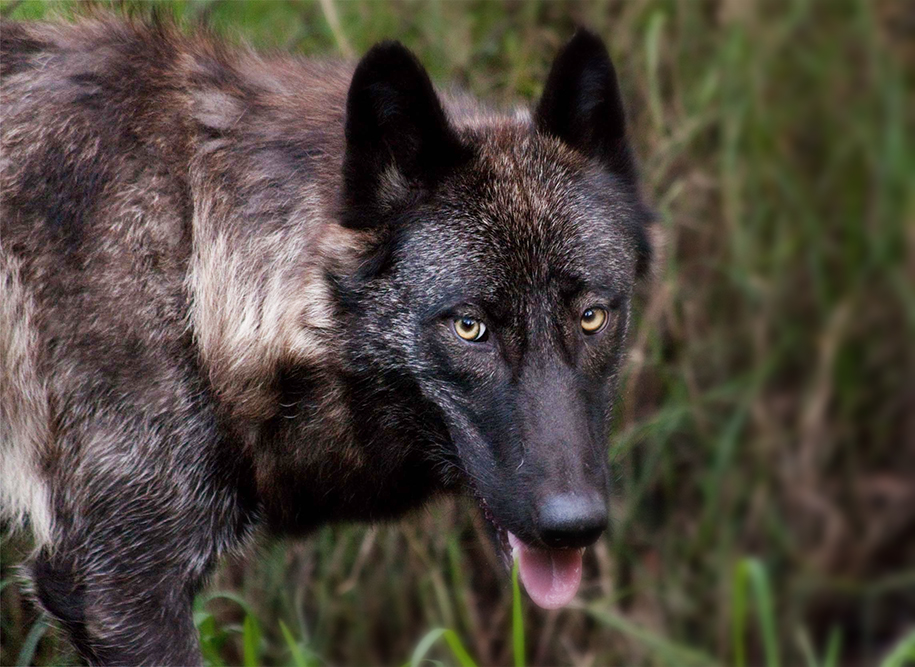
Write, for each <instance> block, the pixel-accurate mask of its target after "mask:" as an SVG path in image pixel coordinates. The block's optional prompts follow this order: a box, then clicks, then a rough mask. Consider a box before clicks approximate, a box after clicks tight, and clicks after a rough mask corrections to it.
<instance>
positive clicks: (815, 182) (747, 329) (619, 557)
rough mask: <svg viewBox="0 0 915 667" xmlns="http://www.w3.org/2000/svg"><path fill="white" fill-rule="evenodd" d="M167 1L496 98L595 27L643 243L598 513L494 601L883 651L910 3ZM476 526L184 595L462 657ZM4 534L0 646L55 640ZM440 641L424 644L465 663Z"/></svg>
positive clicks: (473, 640)
mask: <svg viewBox="0 0 915 667" xmlns="http://www.w3.org/2000/svg"><path fill="white" fill-rule="evenodd" d="M131 4H132V5H134V6H136V4H137V3H131ZM142 6H144V7H145V6H148V5H142ZM172 6H173V7H174V8H175V11H176V13H178V14H179V15H181V16H182V17H183V18H184V19H186V20H187V22H188V24H189V25H191V24H193V23H194V22H201V23H208V24H210V25H212V26H214V27H215V28H216V29H217V30H218V31H220V32H222V33H223V34H226V35H227V36H228V37H229V38H230V39H233V40H241V39H244V40H246V41H250V42H251V43H253V44H255V45H257V46H259V47H275V48H279V49H283V50H290V51H293V52H297V53H302V54H322V55H334V56H338V55H353V56H357V55H358V54H360V53H362V52H364V51H365V50H366V49H367V48H368V47H369V46H371V44H372V43H374V42H375V41H377V40H379V39H383V38H386V37H396V38H397V39H400V40H401V41H403V42H404V43H405V44H407V45H408V46H409V47H411V48H413V49H414V50H415V51H416V52H417V53H418V54H419V55H420V58H421V59H422V61H423V62H424V63H425V64H426V65H427V67H428V68H429V70H430V72H431V73H432V75H433V78H435V79H436V80H437V81H439V82H443V83H444V82H456V83H458V84H459V85H462V86H464V87H466V88H468V89H470V90H471V91H473V92H474V93H477V94H479V95H480V96H483V97H486V98H488V99H490V100H493V101H495V102H498V103H502V104H514V103H519V102H521V103H527V102H529V101H532V100H534V99H536V97H537V95H538V93H539V91H540V90H541V87H542V84H543V81H544V78H545V75H546V72H547V70H548V67H549V64H550V60H551V58H552V56H553V55H554V54H555V52H556V50H557V49H558V47H559V46H560V45H561V44H562V43H563V41H564V40H565V39H567V38H568V36H570V35H571V33H572V31H573V27H574V25H575V24H576V23H584V24H587V25H589V26H591V27H593V28H594V29H596V30H597V31H598V32H600V33H601V34H602V35H604V37H605V38H606V40H607V42H608V44H609V47H610V50H611V53H612V55H613V57H614V60H615V62H616V64H617V66H618V69H619V75H620V79H621V85H622V87H623V89H624V96H625V99H626V101H627V104H628V108H629V110H630V114H631V117H632V121H633V125H632V136H633V139H634V141H635V143H636V146H637V153H638V155H639V156H640V157H641V161H642V169H643V173H644V176H645V183H646V188H647V191H648V193H649V196H650V199H651V200H652V201H653V202H654V203H655V205H656V207H657V210H658V212H659V229H660V231H661V232H662V236H663V238H664V249H663V251H662V252H661V253H660V261H659V264H658V267H657V271H656V275H655V277H654V279H653V281H652V283H651V284H650V285H646V286H645V289H644V293H643V297H642V299H641V304H640V317H639V321H638V324H637V326H636V327H635V328H634V331H633V336H632V351H631V354H630V356H629V361H628V366H627V376H628V381H627V383H626V386H625V391H624V395H623V400H622V401H621V403H620V408H619V411H618V424H617V430H616V435H615V437H614V438H613V441H612V443H611V452H610V456H611V458H612V461H613V465H614V469H615V473H616V474H615V477H616V480H617V485H616V498H615V501H614V504H613V509H612V512H613V517H614V531H613V534H612V535H611V536H608V537H607V538H606V539H605V540H603V541H602V542H600V543H599V544H598V545H597V546H596V548H593V549H589V550H588V553H587V556H586V562H585V567H586V571H585V581H584V584H583V586H582V589H581V593H580V596H579V598H578V600H577V602H576V604H575V605H573V607H572V608H570V609H566V610H562V611H556V612H544V611H542V610H538V609H536V608H534V607H533V605H531V604H530V603H529V601H527V600H526V599H522V600H520V605H521V608H520V610H519V614H518V615H517V617H516V618H514V627H516V628H517V627H518V621H523V623H522V624H521V627H523V629H524V630H525V635H526V646H525V650H524V658H525V659H526V661H527V662H528V663H529V664H543V665H553V664H572V665H583V666H584V665H610V664H614V665H615V664H627V665H682V664H767V665H774V664H778V663H779V662H780V663H781V664H787V665H796V664H833V665H834V664H843V665H872V664H876V662H877V661H878V660H880V659H883V658H888V657H890V658H893V656H891V655H890V654H891V652H892V651H893V649H894V647H895V650H896V653H895V658H898V659H899V662H898V664H904V661H905V660H906V658H905V657H903V653H902V651H903V650H904V645H902V644H900V642H901V641H902V640H903V639H904V638H905V637H911V636H912V635H911V634H910V633H912V632H913V629H915V386H913V378H915V364H913V358H912V356H913V344H912V341H913V340H915V290H913V283H915V147H913V139H912V129H913V126H915V118H913V114H915V112H913V110H915V100H913V97H915V96H913V89H915V86H913V83H915V82H913V75H915V73H913V64H915V47H913V44H915V4H913V2H910V1H905V0H887V1H885V2H877V1H874V2H869V1H868V0H857V1H852V0H820V1H816V0H794V1H789V0H782V1H771V2H761V1H760V2H754V1H753V0H704V1H699V0H695V1H693V0H689V1H687V0H683V1H682V2H675V1H673V0H671V1H663V0H657V1H655V0H633V1H629V2H625V3H624V2H618V1H604V2H593V3H587V4H581V3H574V2H508V3H503V4H497V3H489V2H414V1H400V2H390V3H384V4H381V3H376V2H368V1H364V0H348V1H345V2H344V1H335V0H322V1H321V2H310V1H304V0H303V1H293V0H288V1H280V0H276V1H273V2H266V3H257V4H255V3H242V2H213V1H210V0H199V1H197V2H190V3H187V4H172ZM71 7H72V3H66V4H60V3H33V2H9V1H7V2H5V3H3V4H0V11H2V13H3V14H4V15H8V16H12V17H14V18H34V17H40V16H44V15H47V13H48V11H49V9H50V10H52V11H60V12H63V13H67V12H68V11H70V8H71ZM481 530H482V526H481V525H480V523H479V519H478V518H477V517H476V516H475V511H474V509H473V507H471V506H470V505H468V504H465V503H463V502H461V501H449V502H445V503H441V504H439V505H437V506H435V507H432V508H430V509H428V510H427V511H425V512H422V513H419V514H417V515H414V516H412V517H410V518H409V519H408V520H406V521H404V522H402V523H400V524H397V525H392V526H381V527H375V528H362V527H352V526H342V527H332V528H327V529H325V530H322V531H320V532H319V533H318V534H317V535H315V536H314V537H313V538H311V539H309V540H307V541H303V542H296V543H268V542H264V543H263V544H262V545H261V546H260V548H259V549H258V551H257V553H254V554H252V555H251V556H250V557H249V558H248V559H247V560H245V561H244V562H232V563H226V564H224V566H223V567H222V568H221V570H220V571H219V573H218V575H217V576H216V577H215V579H214V582H213V585H212V587H211V589H210V592H209V593H208V594H207V595H205V596H201V598H200V599H198V601H197V609H198V616H197V618H198V622H199V624H200V626H201V630H202V636H203V645H204V648H205V654H206V656H207V660H208V661H209V662H211V663H213V664H219V663H226V664H239V663H242V662H244V663H246V664H258V663H264V664H289V663H290V662H295V661H296V660H297V659H298V662H297V664H306V663H307V664H324V663H330V664H348V665H349V664H352V665H356V664H394V665H397V664H403V663H404V662H406V661H408V660H409V659H410V656H411V655H412V654H413V653H414V651H415V650H417V649H421V648H424V644H421V640H422V638H423V637H424V636H426V633H427V632H428V631H430V630H432V629H434V628H449V629H451V630H453V631H454V635H449V636H448V637H450V638H451V639H452V640H453V639H454V638H455V637H457V638H459V639H460V642H461V643H462V644H463V646H464V647H465V648H466V650H467V651H468V652H469V654H470V655H471V656H473V659H474V660H475V661H476V662H477V663H479V664H485V665H495V664H510V663H512V662H513V661H514V660H515V657H516V655H515V649H514V647H513V637H515V638H517V633H515V634H514V635H513V630H512V628H513V613H512V589H511V585H510V581H509V579H508V578H507V577H505V575H504V573H503V572H502V568H501V567H500V566H499V565H498V563H497V562H496V559H495V556H494V554H493V553H492V552H491V550H490V548H489V546H488V541H487V540H486V539H485V538H484V537H483V536H482V533H481ZM27 549H28V543H27V541H26V539H25V538H23V537H21V536H9V535H7V536H6V537H5V538H4V540H3V545H2V580H3V583H4V587H3V590H2V594H0V595H2V607H0V622H2V645H0V651H2V652H0V663H2V664H4V665H7V664H14V663H16V661H17V660H24V661H25V662H28V661H30V660H31V661H33V662H35V663H36V664H59V663H61V662H67V661H72V660H73V658H72V656H71V655H69V654H68V653H67V649H66V647H65V646H64V645H63V643H62V642H61V641H60V640H59V639H58V638H57V637H56V635H55V634H54V633H53V632H46V631H45V629H44V627H45V626H44V625H43V621H42V620H41V619H40V618H39V617H38V616H37V615H36V612H35V610H34V609H33V608H32V607H31V606H29V604H28V603H27V602H25V601H24V599H23V593H22V589H21V587H20V586H19V585H18V584H16V583H11V584H9V585H7V584H8V582H10V581H12V579H13V574H14V569H13V566H14V565H15V564H16V562H17V561H18V560H19V559H21V558H22V556H23V554H25V553H27ZM764 580H765V581H764ZM754 586H755V588H754ZM758 593H762V595H754V594H758ZM516 602H517V601H516ZM286 632H288V635H289V636H290V637H292V638H293V642H294V643H295V642H297V643H296V646H297V650H299V653H298V654H296V653H294V652H292V651H291V650H290V646H289V642H288V641H287V638H286V637H285V636H284V633H286ZM907 633H908V634H907ZM434 638H435V637H434V636H433V637H430V638H429V639H430V641H431V640H432V639H434ZM446 639H447V638H445V637H442V638H439V641H437V642H435V643H434V644H433V646H432V648H431V649H430V652H429V654H428V656H427V657H431V658H435V659H438V660H441V661H442V663H443V664H459V663H460V664H467V663H466V662H463V663H462V662H461V658H460V657H458V656H456V655H455V653H454V652H453V651H452V650H451V649H450V648H449V643H448V641H447V640H446ZM452 643H453V642H452ZM913 650H915V649H913ZM909 659H911V660H912V661H913V663H915V653H913V654H911V655H909ZM516 664H517V663H516ZM888 664H889V663H888ZM910 664H912V663H910Z"/></svg>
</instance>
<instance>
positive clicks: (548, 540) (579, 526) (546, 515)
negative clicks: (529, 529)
mask: <svg viewBox="0 0 915 667" xmlns="http://www.w3.org/2000/svg"><path fill="white" fill-rule="evenodd" d="M536 528H537V532H538V534H539V535H540V539H541V540H542V541H543V543H544V544H545V545H546V546H548V547H550V548H552V549H572V548H579V547H587V546H590V545H592V544H594V542H596V541H597V538H598V537H600V535H601V533H603V532H604V530H606V528H607V505H606V504H605V502H604V500H603V498H601V497H600V496H599V495H598V494H583V493H558V494H554V495H552V496H549V497H547V499H546V500H545V501H544V502H543V504H542V505H541V506H540V510H539V512H538V517H537V524H536Z"/></svg>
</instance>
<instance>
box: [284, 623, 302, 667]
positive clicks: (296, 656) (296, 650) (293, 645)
mask: <svg viewBox="0 0 915 667" xmlns="http://www.w3.org/2000/svg"><path fill="white" fill-rule="evenodd" d="M280 632H282V633H283V639H284V640H286V646H287V647H288V648H289V652H290V653H292V663H293V665H295V667H308V659H307V658H306V657H305V654H304V653H303V652H302V647H301V646H299V643H298V642H297V641H296V640H295V637H293V636H292V633H291V632H290V631H289V628H287V627H286V624H285V623H283V622H282V621H280Z"/></svg>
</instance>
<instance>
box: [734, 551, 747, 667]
mask: <svg viewBox="0 0 915 667" xmlns="http://www.w3.org/2000/svg"><path fill="white" fill-rule="evenodd" d="M733 586H734V598H733V602H732V604H731V614H732V617H733V619H734V620H733V624H732V628H733V641H734V665H735V667H746V665H747V647H746V643H745V642H746V639H747V632H746V630H747V572H746V568H745V567H743V563H738V564H737V567H736V568H734V584H733Z"/></svg>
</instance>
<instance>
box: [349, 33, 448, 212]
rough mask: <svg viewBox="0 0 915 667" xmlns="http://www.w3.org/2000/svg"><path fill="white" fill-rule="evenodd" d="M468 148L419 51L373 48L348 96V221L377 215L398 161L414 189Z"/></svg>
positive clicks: (388, 46) (401, 173) (398, 47)
mask: <svg viewBox="0 0 915 667" xmlns="http://www.w3.org/2000/svg"><path fill="white" fill-rule="evenodd" d="M465 154H466V150H465V149H464V148H463V147H462V145H461V143H460V141H459V139H458V137H457V135H456V133H455V131H454V129H453V128H452V127H451V125H450V124H449V123H448V119H447V117H446V116H445V111H444V109H443V108H442V104H441V102H440V101H439V98H438V95H436V93H435V89H434V88H433V87H432V82H431V81H430V80H429V75H428V74H426V70H425V69H424V68H423V66H422V65H421V64H420V63H419V61H418V60H417V59H416V57H415V56H414V55H413V54H412V53H411V52H410V51H409V50H407V49H406V48H405V47H404V46H403V45H402V44H400V43H399V42H390V41H389V42H382V43H380V44H378V45H376V46H375V47H373V48H372V49H371V50H370V51H369V52H368V53H367V54H366V55H365V57H363V59H362V60H361V61H360V62H359V65H358V66H357V67H356V71H355V73H354V74H353V79H352V83H351V84H350V89H349V94H348V97H347V101H346V155H345V158H344V164H343V176H344V182H345V201H344V206H345V209H346V210H347V212H348V213H347V215H346V218H345V220H344V222H345V224H347V225H349V226H352V227H365V226H369V225H371V224H372V223H373V222H374V220H373V218H375V217H377V215H376V216H373V215H372V214H371V213H372V211H373V210H374V211H376V212H377V208H376V207H377V205H378V203H379V196H381V195H380V193H379V188H380V187H381V185H382V183H381V178H382V177H383V175H384V173H385V171H386V170H388V169H390V168H392V167H393V168H395V169H396V170H397V175H398V177H402V178H403V179H405V180H406V184H407V185H408V186H409V187H411V188H415V187H417V186H419V187H420V188H422V187H429V186H430V185H432V184H433V183H434V182H435V180H436V179H437V178H440V177H441V176H442V174H443V173H445V171H447V170H448V169H450V168H452V167H453V166H454V165H455V164H456V163H457V162H458V161H459V160H460V159H461V158H462V157H463V156H464V155H465Z"/></svg>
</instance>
